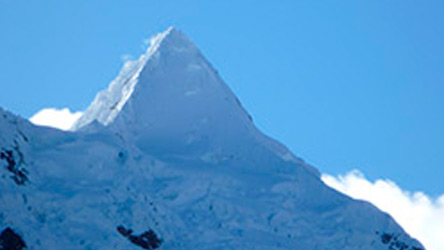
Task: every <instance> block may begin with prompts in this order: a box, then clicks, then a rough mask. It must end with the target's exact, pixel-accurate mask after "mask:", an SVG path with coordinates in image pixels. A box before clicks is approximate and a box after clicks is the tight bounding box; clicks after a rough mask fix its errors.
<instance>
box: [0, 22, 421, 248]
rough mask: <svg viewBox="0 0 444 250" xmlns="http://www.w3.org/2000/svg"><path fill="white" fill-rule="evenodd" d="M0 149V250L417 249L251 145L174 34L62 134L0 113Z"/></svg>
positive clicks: (155, 41) (275, 148)
mask: <svg viewBox="0 0 444 250" xmlns="http://www.w3.org/2000/svg"><path fill="white" fill-rule="evenodd" d="M0 149H1V151H0V177H1V178H0V249H24V248H25V247H28V248H29V249H45V250H47V249H61V248H63V249H103V250H105V249H106V250H108V249H264V250H265V249H267V250H269V249H306V250H315V249H332V250H352V249H353V250H354V249H362V250H374V249H377V250H389V249H390V250H393V249H395V250H421V249H423V247H422V246H421V244H420V243H419V242H417V241H416V240H415V239H412V238H411V237H410V236H409V235H407V234H406V233H405V232H404V231H403V229H402V228H401V227H399V226H398V225H397V224H396V222H395V221H394V220H393V219H392V218H391V217H390V216H389V215H387V214H385V213H383V212H381V211H379V210H378V209H377V208H375V207H374V206H372V205H371V204H369V203H366V202H363V201H357V200H353V199H351V198H349V197H347V196H345V195H343V194H340V193H338V192H337V191H335V190H332V189H330V188H329V187H327V186H326V185H325V184H324V183H323V182H322V181H321V180H320V178H319V174H318V171H317V170H316V169H315V168H313V167H312V166H310V165H308V164H307V163H305V162H304V161H302V160H301V159H300V158H298V157H296V156H295V155H294V154H292V153H291V152H290V151H289V150H288V149H287V148H286V147H285V146H283V145H282V144H280V143H279V142H277V141H275V140H273V139H271V138H269V137H268V136H266V135H264V134H263V133H262V132H260V131H259V130H258V129H257V128H256V127H255V125H254V123H253V121H252V119H251V117H250V116H249V115H248V113H247V112H246V111H245V110H244V108H243V107H242V105H241V104H240V102H239V100H238V99H237V98H236V97H235V96H234V94H233V93H232V92H231V91H230V89H229V88H228V87H227V85H226V84H225V83H224V82H223V80H222V79H221V77H220V76H219V75H218V73H217V71H216V70H214V69H213V67H212V66H211V65H210V63H209V62H208V61H207V60H206V59H205V58H204V56H203V55H202V53H201V52H200V51H199V50H198V48H197V47H196V46H195V45H194V44H193V43H192V42H191V41H190V40H189V39H188V38H187V37H186V36H185V35H184V34H183V33H182V32H181V31H178V30H177V29H174V28H169V29H168V30H167V31H165V32H163V33H161V34H159V35H156V36H154V37H153V38H152V39H151V46H150V47H149V48H148V50H147V52H146V53H145V54H144V55H142V56H141V57H140V58H139V59H138V60H136V61H133V62H128V63H126V64H125V66H124V68H123V69H122V71H121V72H120V74H119V75H118V76H117V78H116V79H115V80H114V81H113V82H111V84H110V86H109V88H108V89H106V90H104V91H102V92H100V93H99V94H98V95H97V97H96V98H95V100H94V101H93V103H92V104H91V106H90V107H89V108H88V109H87V110H86V112H85V113H84V115H83V116H82V117H81V118H80V120H79V121H78V122H77V123H76V124H75V126H74V127H73V130H72V131H71V132H62V131H59V130H56V129H49V128H43V127H37V126H34V125H32V124H30V123H29V122H27V121H26V120H23V119H21V118H19V117H16V116H14V115H13V114H10V113H8V112H6V111H4V110H1V109H0Z"/></svg>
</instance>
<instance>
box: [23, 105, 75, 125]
mask: <svg viewBox="0 0 444 250" xmlns="http://www.w3.org/2000/svg"><path fill="white" fill-rule="evenodd" d="M82 114H83V113H82V112H71V111H70V110H69V109H68V108H64V109H55V108H46V109H42V110H40V111H39V112H37V113H36V114H34V115H33V116H32V117H31V118H29V120H30V121H31V122H32V123H34V124H36V125H41V126H49V127H54V128H58V129H61V130H69V129H70V128H71V127H72V125H73V124H74V122H75V121H77V119H79V118H80V116H82Z"/></svg>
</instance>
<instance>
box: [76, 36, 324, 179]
mask: <svg viewBox="0 0 444 250" xmlns="http://www.w3.org/2000/svg"><path fill="white" fill-rule="evenodd" d="M93 120H97V121H98V122H100V123H102V124H103V125H105V126H108V128H109V129H111V130H113V131H115V132H117V133H119V134H120V135H121V136H123V137H124V138H125V139H126V140H127V141H133V142H134V143H135V144H136V145H137V146H138V147H139V148H140V149H142V150H143V151H145V152H148V153H151V154H156V155H158V156H159V155H162V156H171V157H184V155H186V156H187V157H188V158H190V156H192V157H194V158H199V159H203V160H205V161H210V162H219V161H220V160H221V159H225V160H227V159H237V160H243V161H247V162H249V164H250V165H254V166H255V168H258V167H259V166H258V164H257V162H263V159H258V157H257V156H260V157H259V158H262V157H265V158H267V159H269V158H276V159H275V160H282V159H284V160H285V161H289V162H291V161H293V162H298V161H299V160H298V159H297V158H296V157H295V156H294V155H293V154H292V153H291V152H290V151H289V150H287V149H286V147H284V146H283V145H281V144H280V143H278V142H276V141H274V140H273V139H271V138H268V137H267V136H265V135H264V134H262V133H261V132H260V131H259V130H257V129H256V127H255V126H254V124H253V122H252V119H251V116H250V115H249V114H248V113H247V112H246V111H245V109H244V108H243V107H242V105H241V103H240V101H239V100H238V99H237V97H236V96H234V94H233V93H232V92H231V90H230V89H229V88H228V86H227V85H226V84H225V83H224V82H223V80H222V79H221V77H220V76H219V74H218V73H217V71H216V70H214V69H213V67H212V66H211V65H210V63H209V62H208V61H207V60H206V59H205V58H204V56H203V55H202V53H201V52H200V51H199V49H198V48H197V47H196V46H195V45H194V44H193V43H192V42H191V41H190V40H189V38H188V37H187V36H186V35H184V34H183V33H182V32H181V31H179V30H177V29H174V28H169V29H168V30H167V31H165V32H163V33H160V34H158V35H156V36H154V37H153V38H152V39H151V46H150V47H149V48H148V50H147V52H146V53H145V54H144V55H142V56H141V57H140V58H139V59H138V60H137V61H134V62H128V63H127V64H126V65H125V66H124V68H123V69H122V71H121V73H120V74H119V76H117V78H116V79H115V80H114V81H113V82H112V83H111V84H110V86H109V88H108V89H106V90H104V91H102V92H100V93H99V94H98V95H97V97H96V99H95V100H94V102H93V103H92V104H91V106H90V107H89V108H88V109H87V110H86V112H85V113H84V115H83V117H81V118H80V120H79V121H78V122H77V124H76V125H75V128H81V127H82V126H86V125H88V124H89V123H91V122H92V121H93ZM147 142H149V143H147ZM267 161H268V160H267ZM259 165H261V164H259ZM302 165H303V166H305V167H306V168H307V169H308V170H309V171H310V172H313V173H315V174H317V171H316V170H314V169H313V168H311V167H309V166H308V165H307V164H302Z"/></svg>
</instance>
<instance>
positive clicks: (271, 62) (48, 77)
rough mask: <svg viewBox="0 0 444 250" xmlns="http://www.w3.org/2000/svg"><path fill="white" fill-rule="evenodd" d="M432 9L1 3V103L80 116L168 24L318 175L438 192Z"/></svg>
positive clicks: (441, 34)
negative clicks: (358, 174)
mask: <svg viewBox="0 0 444 250" xmlns="http://www.w3.org/2000/svg"><path fill="white" fill-rule="evenodd" d="M443 11H444V2H443V1H421V2H419V1H416V0H415V1H413V0H411V1H410V0H403V1H401V0H392V1H377V0H376V1H333V0H331V1H327V0H326V1H316V0H310V1H308V0H307V1H279V4H277V3H276V2H272V1H261V2H259V1H175V2H174V1H168V0H167V1H148V0H143V1H142V0H133V1H91V0H88V1H85V0H76V1H69V2H68V1H59V0H57V1H56V0H53V1H47V0H43V1H23V0H0V30H1V33H0V75H1V80H0V82H1V83H0V86H1V91H0V106H2V107H5V108H7V109H9V110H11V111H13V112H15V113H17V114H20V115H22V116H24V117H30V116H31V115H32V114H34V113H35V112H37V111H38V110H40V109H42V108H46V107H57V108H63V107H69V108H71V109H72V110H84V109H85V108H86V107H87V106H88V104H89V103H90V102H91V101H92V100H93V98H94V96H95V94H96V93H97V92H98V91H99V90H100V89H103V88H105V87H107V85H108V84H109V82H110V81H111V80H112V79H113V78H114V77H115V76H116V75H117V73H118V71H119V69H120V68H121V66H122V64H123V59H122V58H125V57H128V55H131V56H132V57H133V58H137V57H138V56H139V54H141V53H142V52H143V50H144V46H146V45H144V42H143V41H144V40H145V39H147V38H149V37H150V36H151V35H153V34H155V33H157V32H160V31H163V30H165V29H166V28H167V27H169V26H170V25H174V26H175V27H177V28H179V29H181V30H183V31H184V32H185V33H186V34H188V36H189V37H190V38H191V39H192V40H193V41H194V42H195V43H196V44H197V45H198V47H200V48H201V50H202V51H203V53H204V54H205V55H206V57H207V58H208V59H209V61H211V62H212V64H213V65H214V66H215V67H216V68H217V69H218V71H219V72H220V74H221V75H222V77H223V78H224V79H225V81H226V82H227V84H228V85H229V86H230V87H231V88H232V89H233V91H234V92H235V93H236V94H237V96H238V97H239V99H240V100H241V101H242V103H243V104H244V106H245V107H246V108H247V110H248V111H249V112H250V113H251V114H252V116H253V118H254V120H255V122H256V124H257V125H258V126H259V127H260V128H261V129H263V130H264V131H265V132H266V133H267V134H269V135H271V136H273V137H275V138H277V139H279V140H280V141H282V142H283V143H284V144H286V145H287V146H288V147H290V148H291V149H292V150H293V151H294V152H295V153H296V154H297V155H299V156H301V157H302V158H303V159H305V160H306V161H308V162H310V163H311V164H313V165H314V166H316V167H317V168H318V169H320V171H321V172H326V173H330V174H334V175H336V174H340V173H345V172H347V171H349V170H351V169H354V168H356V169H359V170H361V171H362V172H363V173H365V174H366V175H367V176H368V177H369V178H370V179H379V178H388V179H391V180H393V181H396V183H398V184H399V185H400V186H402V187H403V188H405V189H408V190H412V191H413V190H421V191H425V192H427V193H428V194H431V195H432V196H433V195H438V194H441V193H443V192H444V182H443V177H444V108H443V107H444V46H443V44H444V15H443V14H442V13H443Z"/></svg>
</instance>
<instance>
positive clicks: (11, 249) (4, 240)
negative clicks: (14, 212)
mask: <svg viewBox="0 0 444 250" xmlns="http://www.w3.org/2000/svg"><path fill="white" fill-rule="evenodd" d="M24 248H26V244H25V242H24V241H23V239H22V238H21V237H20V235H18V234H16V233H15V232H14V231H13V230H12V229H11V228H9V227H8V228H6V229H4V230H3V231H2V232H1V234H0V250H21V249H24Z"/></svg>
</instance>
